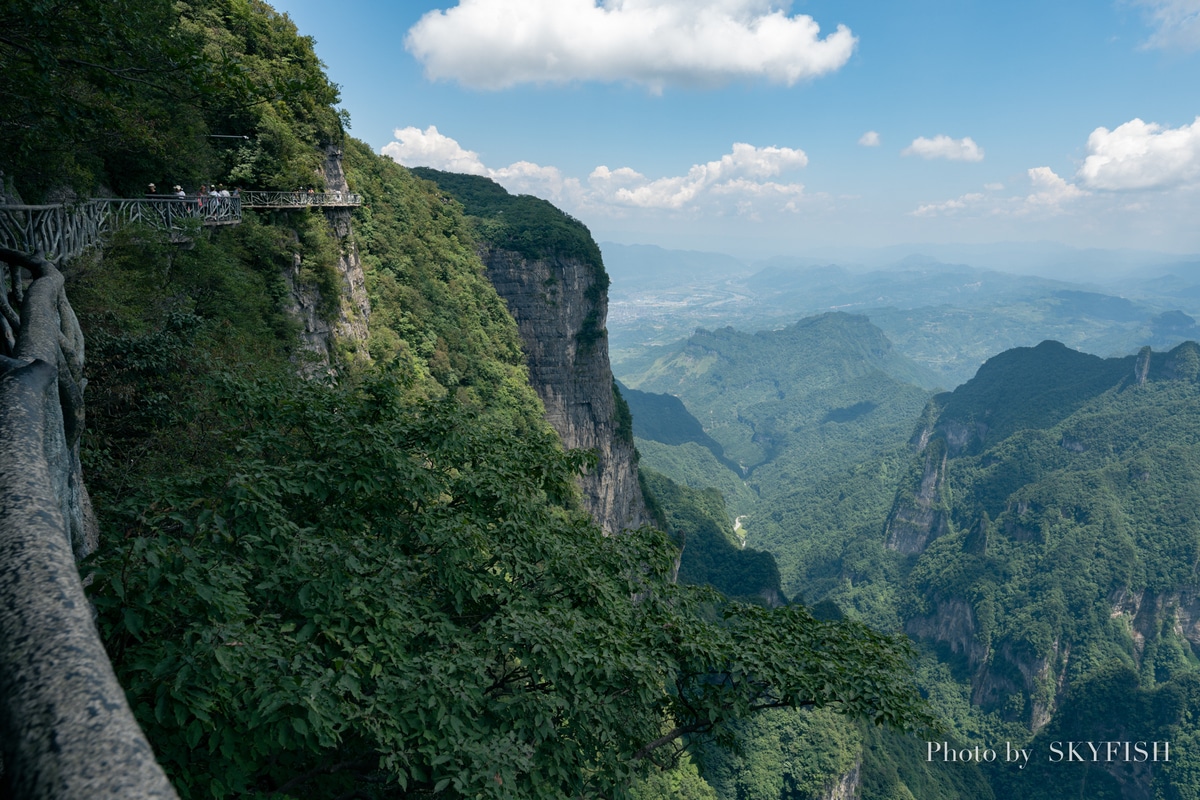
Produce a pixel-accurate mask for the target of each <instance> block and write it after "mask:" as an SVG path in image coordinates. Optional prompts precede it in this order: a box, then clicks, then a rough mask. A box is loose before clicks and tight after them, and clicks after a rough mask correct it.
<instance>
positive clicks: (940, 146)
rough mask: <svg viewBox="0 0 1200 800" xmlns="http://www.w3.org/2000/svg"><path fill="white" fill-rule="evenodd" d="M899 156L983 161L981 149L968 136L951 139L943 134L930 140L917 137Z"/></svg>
mask: <svg viewBox="0 0 1200 800" xmlns="http://www.w3.org/2000/svg"><path fill="white" fill-rule="evenodd" d="M901 155H906V156H920V157H921V158H945V159H949V160H950V161H983V148H982V147H980V146H979V145H977V144H975V140H974V139H972V138H971V137H970V136H967V137H965V138H962V139H951V138H950V137H949V136H946V135H945V134H938V135H937V136H935V137H933V138H932V139H926V138H925V137H924V136H918V137H917V138H916V139H913V143H912V144H910V145H909V146H908V147H906V148H904V150H902V151H901Z"/></svg>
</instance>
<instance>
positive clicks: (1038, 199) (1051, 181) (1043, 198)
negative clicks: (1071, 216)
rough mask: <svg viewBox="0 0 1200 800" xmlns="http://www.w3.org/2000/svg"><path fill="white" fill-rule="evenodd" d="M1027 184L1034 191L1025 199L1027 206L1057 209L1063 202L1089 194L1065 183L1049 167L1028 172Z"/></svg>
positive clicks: (1071, 184) (1035, 168) (1036, 168)
mask: <svg viewBox="0 0 1200 800" xmlns="http://www.w3.org/2000/svg"><path fill="white" fill-rule="evenodd" d="M1029 182H1030V184H1032V186H1033V189H1034V191H1033V192H1032V193H1031V194H1029V195H1028V196H1027V197H1026V198H1025V203H1026V205H1027V206H1033V207H1043V208H1045V207H1054V208H1057V207H1058V206H1060V205H1062V204H1063V203H1065V202H1068V201H1070V200H1075V199H1077V198H1080V197H1084V196H1086V195H1088V194H1090V192H1086V191H1084V190H1083V189H1080V188H1079V187H1078V186H1076V185H1075V184H1073V183H1067V182H1066V181H1065V180H1063V179H1062V178H1060V177H1059V176H1058V175H1057V174H1055V172H1054V170H1052V169H1050V168H1049V167H1034V168H1033V169H1031V170H1029Z"/></svg>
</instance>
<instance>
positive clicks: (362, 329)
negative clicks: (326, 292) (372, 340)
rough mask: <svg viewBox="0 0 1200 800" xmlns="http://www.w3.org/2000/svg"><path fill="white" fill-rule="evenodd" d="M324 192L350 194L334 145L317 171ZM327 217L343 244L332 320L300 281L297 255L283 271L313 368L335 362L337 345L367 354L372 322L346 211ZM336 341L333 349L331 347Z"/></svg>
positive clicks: (331, 210) (311, 290)
mask: <svg viewBox="0 0 1200 800" xmlns="http://www.w3.org/2000/svg"><path fill="white" fill-rule="evenodd" d="M321 174H322V177H323V178H324V179H325V189H326V191H329V192H343V193H349V191H350V187H349V186H348V185H347V183H346V173H345V172H344V171H343V170H342V152H341V150H339V149H338V148H337V147H334V146H332V145H331V146H329V147H326V148H325V162H324V164H323V165H322V170H321ZM324 213H325V217H326V219H327V220H328V221H329V226H330V227H331V228H332V229H333V231H334V234H335V235H336V236H337V238H338V240H339V242H340V243H341V248H340V252H339V254H338V261H337V271H338V275H339V276H340V278H341V283H342V287H341V292H340V293H339V300H338V313H337V317H336V318H335V319H332V320H330V319H325V318H323V317H322V316H321V314H320V313H319V311H318V310H319V309H320V308H321V294H320V292H319V290H317V289H316V288H315V287H311V286H304V285H302V284H301V283H300V266H301V263H300V256H299V255H297V256H296V257H295V260H294V261H293V262H292V267H291V269H290V270H288V271H286V272H285V273H284V279H285V280H286V281H287V285H288V289H289V302H288V304H287V306H286V309H287V311H288V313H290V314H291V315H292V316H293V317H294V318H296V320H298V321H299V323H300V327H301V330H300V347H301V349H302V350H304V351H306V352H309V353H312V354H313V355H315V356H316V359H317V362H316V364H317V367H318V369H320V368H328V367H329V365H330V364H332V363H333V362H334V361H335V360H336V359H335V355H336V353H335V347H336V348H338V349H340V350H341V351H342V354H343V355H344V356H348V357H350V358H355V357H357V355H358V354H363V356H365V354H366V343H367V324H368V322H369V321H370V318H371V302H370V300H369V299H368V298H367V288H366V279H365V277H364V276H363V268H362V260H361V259H360V258H359V255H358V248H357V247H356V246H355V245H354V241H353V240H352V239H351V238H350V214H351V210H350V209H349V208H326V209H324ZM335 343H336V345H335Z"/></svg>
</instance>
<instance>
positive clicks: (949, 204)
mask: <svg viewBox="0 0 1200 800" xmlns="http://www.w3.org/2000/svg"><path fill="white" fill-rule="evenodd" d="M981 200H983V195H982V194H980V193H978V192H972V193H970V194H964V195H963V196H962V197H956V198H954V199H953V200H947V201H945V202H944V203H928V204H926V205H923V206H919V207H918V208H917V210H916V211H910V212H909V213H910V214H912V215H913V216H914V217H936V216H941V215H944V214H954V213H957V212H959V211H963V210H965V209H967V208H970V207H972V206H976V205H978V204H979V202H980V201H981Z"/></svg>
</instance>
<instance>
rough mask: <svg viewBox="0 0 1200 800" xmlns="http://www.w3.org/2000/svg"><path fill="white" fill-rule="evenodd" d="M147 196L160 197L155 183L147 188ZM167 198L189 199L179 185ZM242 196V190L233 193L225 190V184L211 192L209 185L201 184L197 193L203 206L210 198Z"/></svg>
mask: <svg viewBox="0 0 1200 800" xmlns="http://www.w3.org/2000/svg"><path fill="white" fill-rule="evenodd" d="M146 194H147V195H148V196H151V197H157V196H159V195H158V187H157V186H155V185H154V184H153V183H151V184H149V185H148V186H147V187H146ZM167 196H168V197H187V192H185V191H184V190H183V187H182V186H180V185H179V184H178V183H177V184H175V185H174V186H173V187H171V191H170V192H169V193H167ZM240 196H241V190H240V189H238V188H236V187H234V189H233V191H232V192H231V191H229V189H227V188H225V184H223V183H219V184H217V185H216V186H215V187H213V188H212V189H211V190H210V189H209V187H208V185H207V184H201V185H200V191H198V192H197V193H196V197H197V198H199V200H200V203H201V205H203V203H204V200H205V199H206V198H209V197H220V198H226V197H240Z"/></svg>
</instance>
